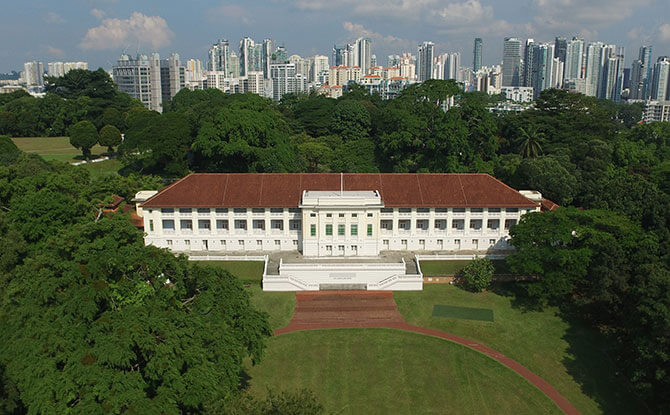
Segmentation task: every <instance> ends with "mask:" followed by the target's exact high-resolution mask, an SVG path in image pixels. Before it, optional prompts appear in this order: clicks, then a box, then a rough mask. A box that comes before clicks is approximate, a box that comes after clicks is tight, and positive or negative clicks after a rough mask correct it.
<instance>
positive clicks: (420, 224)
mask: <svg viewBox="0 0 670 415" xmlns="http://www.w3.org/2000/svg"><path fill="white" fill-rule="evenodd" d="M416 228H417V229H421V230H424V231H426V230H428V220H427V219H418V220H417V221H416Z"/></svg>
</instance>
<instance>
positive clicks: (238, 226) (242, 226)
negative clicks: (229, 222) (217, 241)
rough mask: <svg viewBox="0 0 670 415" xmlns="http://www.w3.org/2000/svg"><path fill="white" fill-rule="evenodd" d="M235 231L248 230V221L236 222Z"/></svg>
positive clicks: (238, 220)
mask: <svg viewBox="0 0 670 415" xmlns="http://www.w3.org/2000/svg"><path fill="white" fill-rule="evenodd" d="M235 229H247V221H246V220H242V219H237V220H236V221H235Z"/></svg>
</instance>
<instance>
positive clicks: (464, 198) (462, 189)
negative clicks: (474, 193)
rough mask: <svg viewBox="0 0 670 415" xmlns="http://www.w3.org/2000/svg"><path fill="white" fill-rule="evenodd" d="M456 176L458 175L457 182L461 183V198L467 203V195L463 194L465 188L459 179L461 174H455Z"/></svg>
mask: <svg viewBox="0 0 670 415" xmlns="http://www.w3.org/2000/svg"><path fill="white" fill-rule="evenodd" d="M456 177H458V184H459V185H461V193H462V194H463V200H465V204H466V205H467V204H468V197H467V196H466V195H465V189H464V188H463V181H461V175H460V174H457V175H456Z"/></svg>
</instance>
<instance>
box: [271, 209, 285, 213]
mask: <svg viewBox="0 0 670 415" xmlns="http://www.w3.org/2000/svg"><path fill="white" fill-rule="evenodd" d="M270 213H284V209H283V208H270Z"/></svg>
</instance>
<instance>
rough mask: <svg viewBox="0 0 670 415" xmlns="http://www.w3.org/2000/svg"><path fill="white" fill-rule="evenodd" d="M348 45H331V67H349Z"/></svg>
mask: <svg viewBox="0 0 670 415" xmlns="http://www.w3.org/2000/svg"><path fill="white" fill-rule="evenodd" d="M348 47H349V45H333V65H334V66H349V65H348V62H347V59H348V57H347V49H348Z"/></svg>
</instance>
